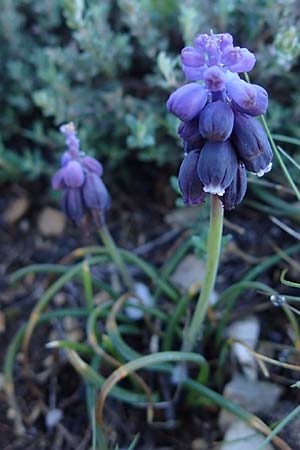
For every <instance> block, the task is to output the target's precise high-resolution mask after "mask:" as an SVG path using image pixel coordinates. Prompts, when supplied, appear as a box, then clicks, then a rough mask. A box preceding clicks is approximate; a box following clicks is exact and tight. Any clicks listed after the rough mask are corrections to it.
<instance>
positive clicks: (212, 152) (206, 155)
mask: <svg viewBox="0 0 300 450" xmlns="http://www.w3.org/2000/svg"><path fill="white" fill-rule="evenodd" d="M237 164H238V163H237V158H236V154H235V151H234V149H233V147H232V145H231V143H230V141H225V142H210V141H207V142H206V144H205V145H204V147H203V149H202V150H201V153H200V157H199V161H198V166H197V170H198V175H199V178H200V180H201V182H202V183H203V184H204V188H203V190H204V191H205V192H208V193H210V194H217V195H220V196H222V195H224V193H225V189H226V188H227V187H228V186H229V185H230V183H231V182H232V180H233V178H234V176H235V173H236V166H237Z"/></svg>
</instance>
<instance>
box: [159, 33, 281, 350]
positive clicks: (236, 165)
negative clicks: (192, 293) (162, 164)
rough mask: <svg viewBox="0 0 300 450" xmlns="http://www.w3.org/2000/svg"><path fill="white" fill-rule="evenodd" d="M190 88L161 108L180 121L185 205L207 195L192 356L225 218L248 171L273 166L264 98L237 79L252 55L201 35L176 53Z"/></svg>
mask: <svg viewBox="0 0 300 450" xmlns="http://www.w3.org/2000/svg"><path fill="white" fill-rule="evenodd" d="M181 62H182V68H183V71H184V73H185V76H186V78H187V80H188V83H187V84H185V85H183V86H181V87H179V88H178V89H177V90H176V91H175V92H173V93H172V94H171V95H170V97H169V99H168V101H167V109H168V111H169V112H170V113H172V114H174V115H175V116H176V117H177V118H179V119H180V120H181V123H180V125H179V128H178V134H179V136H180V137H181V139H182V141H183V147H184V152H185V157H184V160H183V162H182V164H181V167H180V170H179V175H178V184H179V188H180V190H181V193H182V196H183V200H184V203H186V204H189V205H198V204H201V203H203V202H204V201H205V197H206V196H207V195H208V194H210V195H211V210H210V225H209V232H208V239H207V262H206V264H207V268H206V273H205V277H204V280H203V284H202V288H201V292H200V296H199V299H198V302H197V305H196V309H195V311H194V314H193V317H192V320H191V323H190V326H189V328H188V331H187V334H186V339H185V342H184V345H183V350H184V351H192V350H193V347H194V345H195V343H196V340H197V337H198V335H199V333H200V332H201V327H202V325H203V321H204V318H205V315H206V312H207V308H208V304H209V298H210V294H211V292H212V290H213V287H214V283H215V279H216V274H217V269H218V261H219V256H220V248H221V238H222V228H223V212H224V209H228V210H231V209H233V208H235V207H236V205H238V204H239V203H241V201H242V200H243V198H244V196H245V193H246V189H247V171H249V172H251V173H254V174H256V175H258V176H262V175H264V174H265V173H266V172H269V171H270V170H271V167H272V158H273V154H272V149H271V147H270V144H269V141H268V137H267V135H266V133H265V131H264V129H263V127H262V126H261V124H260V122H259V121H258V119H257V118H256V117H257V116H260V115H262V114H265V113H266V110H267V107H268V94H267V92H266V91H265V89H264V88H262V87H261V86H257V85H255V84H249V83H247V82H246V81H244V80H242V79H241V78H240V76H239V74H240V73H242V72H248V71H250V70H251V69H252V68H253V67H254V64H255V56H254V54H253V53H251V52H250V51H249V50H248V49H246V48H240V47H236V46H234V45H233V38H232V36H231V35H230V34H229V33H222V34H214V33H213V32H211V33H210V34H199V35H198V36H196V38H195V40H194V46H193V47H185V48H184V49H183V50H182V52H181Z"/></svg>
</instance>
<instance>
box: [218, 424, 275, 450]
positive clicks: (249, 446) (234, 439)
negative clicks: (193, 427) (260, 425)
mask: <svg viewBox="0 0 300 450" xmlns="http://www.w3.org/2000/svg"><path fill="white" fill-rule="evenodd" d="M265 438H266V437H265V436H263V435H262V434H259V433H258V432H257V431H255V430H254V429H253V428H251V427H249V425H247V424H246V423H245V422H242V421H241V420H237V421H235V422H234V423H232V424H231V425H230V427H229V428H228V430H227V431H226V433H225V436H224V442H223V444H222V445H221V447H220V450H254V449H257V448H259V446H260V445H262V443H263V442H264V440H265ZM264 450H274V447H273V446H272V445H270V444H267V445H265V446H264Z"/></svg>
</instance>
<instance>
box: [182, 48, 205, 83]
mask: <svg viewBox="0 0 300 450" xmlns="http://www.w3.org/2000/svg"><path fill="white" fill-rule="evenodd" d="M181 62H182V68H183V71H184V73H185V76H186V78H187V79H188V80H190V81H193V80H200V79H201V78H202V76H203V72H204V70H205V67H204V64H205V56H204V55H203V53H201V52H200V51H199V50H197V49H196V48H194V47H185V48H184V49H182V51H181Z"/></svg>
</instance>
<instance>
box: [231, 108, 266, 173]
mask: <svg viewBox="0 0 300 450" xmlns="http://www.w3.org/2000/svg"><path fill="white" fill-rule="evenodd" d="M232 142H233V144H234V146H235V149H236V152H237V154H238V157H239V160H240V161H242V162H243V163H244V164H245V167H246V169H247V170H249V171H250V172H252V173H255V174H257V175H258V176H262V175H264V174H265V173H267V172H269V171H270V170H271V167H272V164H271V162H272V159H273V153H272V149H271V146H270V144H269V141H268V137H267V135H266V133H265V131H264V129H263V127H262V125H261V124H260V122H259V121H258V120H257V119H256V118H254V117H251V116H247V115H245V114H240V113H236V114H235V119H234V127H233V132H232Z"/></svg>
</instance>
